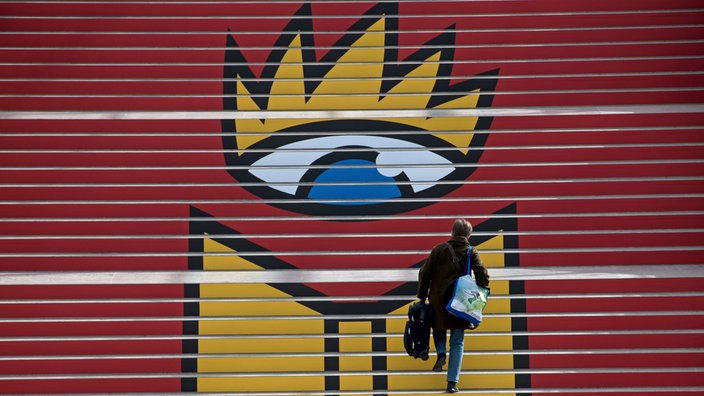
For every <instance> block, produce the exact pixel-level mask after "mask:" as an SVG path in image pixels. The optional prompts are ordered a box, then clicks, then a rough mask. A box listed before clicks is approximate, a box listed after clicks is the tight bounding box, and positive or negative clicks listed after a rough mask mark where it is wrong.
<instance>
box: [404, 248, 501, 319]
mask: <svg viewBox="0 0 704 396" xmlns="http://www.w3.org/2000/svg"><path fill="white" fill-rule="evenodd" d="M448 242H449V243H450V245H452V247H453V248H454V250H455V254H457V258H458V259H459V261H460V264H461V267H462V269H461V270H460V269H459V268H457V266H456V265H455V264H454V263H453V262H452V254H451V253H450V250H449V249H448V248H447V245H446V244H444V243H441V244H439V245H437V246H435V247H434V248H433V250H432V251H431V252H430V255H429V256H428V258H427V259H426V260H425V263H424V264H423V266H422V267H421V268H420V272H419V273H418V293H417V296H418V298H419V299H421V300H425V299H426V298H429V300H430V305H431V306H432V307H433V329H435V330H448V329H467V328H469V327H470V326H469V322H467V321H465V320H462V319H460V318H458V317H456V316H454V315H452V314H450V313H449V312H447V311H446V310H445V306H446V305H447V303H448V302H449V301H450V298H452V292H453V290H454V287H453V286H454V284H455V280H456V279H457V278H459V277H460V276H462V275H464V274H465V272H464V271H466V269H465V268H466V267H465V266H466V262H467V252H468V251H469V241H468V240H467V238H465V237H452V238H451V239H450V240H449V241H448ZM470 263H471V270H472V273H473V276H474V279H475V280H476V281H477V284H478V285H480V286H483V287H489V274H488V273H487V271H486V268H484V264H483V263H482V260H481V258H480V257H479V253H478V252H477V249H476V248H472V255H471V257H470Z"/></svg>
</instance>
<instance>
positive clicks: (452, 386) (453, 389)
mask: <svg viewBox="0 0 704 396" xmlns="http://www.w3.org/2000/svg"><path fill="white" fill-rule="evenodd" d="M459 391H460V390H459V389H457V382H448V383H447V393H457V392H459Z"/></svg>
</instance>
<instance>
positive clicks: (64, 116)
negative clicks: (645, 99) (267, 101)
mask: <svg viewBox="0 0 704 396" xmlns="http://www.w3.org/2000/svg"><path fill="white" fill-rule="evenodd" d="M672 113H704V104H658V105H612V106H544V107H538V106H536V107H503V108H500V107H497V108H474V109H421V110H408V109H389V110H321V111H316V110H300V111H287V110H281V111H265V110H261V111H178V110H173V111H141V110H134V111H123V110H111V111H101V110H95V111H84V110H75V111H72V110H65V111H21V110H18V111H8V110H4V111H0V119H10V120H101V119H105V120H114V119H123V120H208V119H237V120H247V119H249V120H261V119H311V118H312V119H320V118H323V119H357V118H408V117H472V116H474V117H517V116H554V115H562V116H567V115H625V114H672Z"/></svg>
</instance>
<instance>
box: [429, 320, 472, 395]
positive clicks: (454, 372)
mask: <svg viewBox="0 0 704 396" xmlns="http://www.w3.org/2000/svg"><path fill="white" fill-rule="evenodd" d="M446 340H447V331H445V330H438V331H436V330H433V341H434V342H435V350H436V351H437V353H447V345H446ZM462 355H464V329H452V330H450V357H449V359H448V362H447V382H459V381H460V369H462Z"/></svg>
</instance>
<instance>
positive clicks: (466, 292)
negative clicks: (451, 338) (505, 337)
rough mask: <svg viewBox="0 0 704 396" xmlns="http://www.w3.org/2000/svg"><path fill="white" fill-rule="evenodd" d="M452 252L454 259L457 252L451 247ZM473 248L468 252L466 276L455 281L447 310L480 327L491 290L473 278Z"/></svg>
mask: <svg viewBox="0 0 704 396" xmlns="http://www.w3.org/2000/svg"><path fill="white" fill-rule="evenodd" d="M450 252H451V253H452V256H453V258H454V257H455V251H454V250H453V249H452V247H450ZM471 253H472V247H471V246H470V247H469V251H468V252H467V265H466V275H462V276H460V277H459V278H457V280H456V281H455V289H454V291H453V292H452V298H451V299H450V301H449V302H448V303H447V306H446V307H445V309H446V310H447V312H449V313H451V314H453V315H455V316H457V317H458V318H460V319H464V320H466V321H467V322H469V323H471V324H473V325H475V326H478V325H479V323H481V322H482V311H484V307H486V302H487V299H488V298H489V292H490V291H489V289H487V288H485V287H481V286H479V285H477V282H476V281H475V280H474V278H472V275H471V271H470V257H471Z"/></svg>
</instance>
